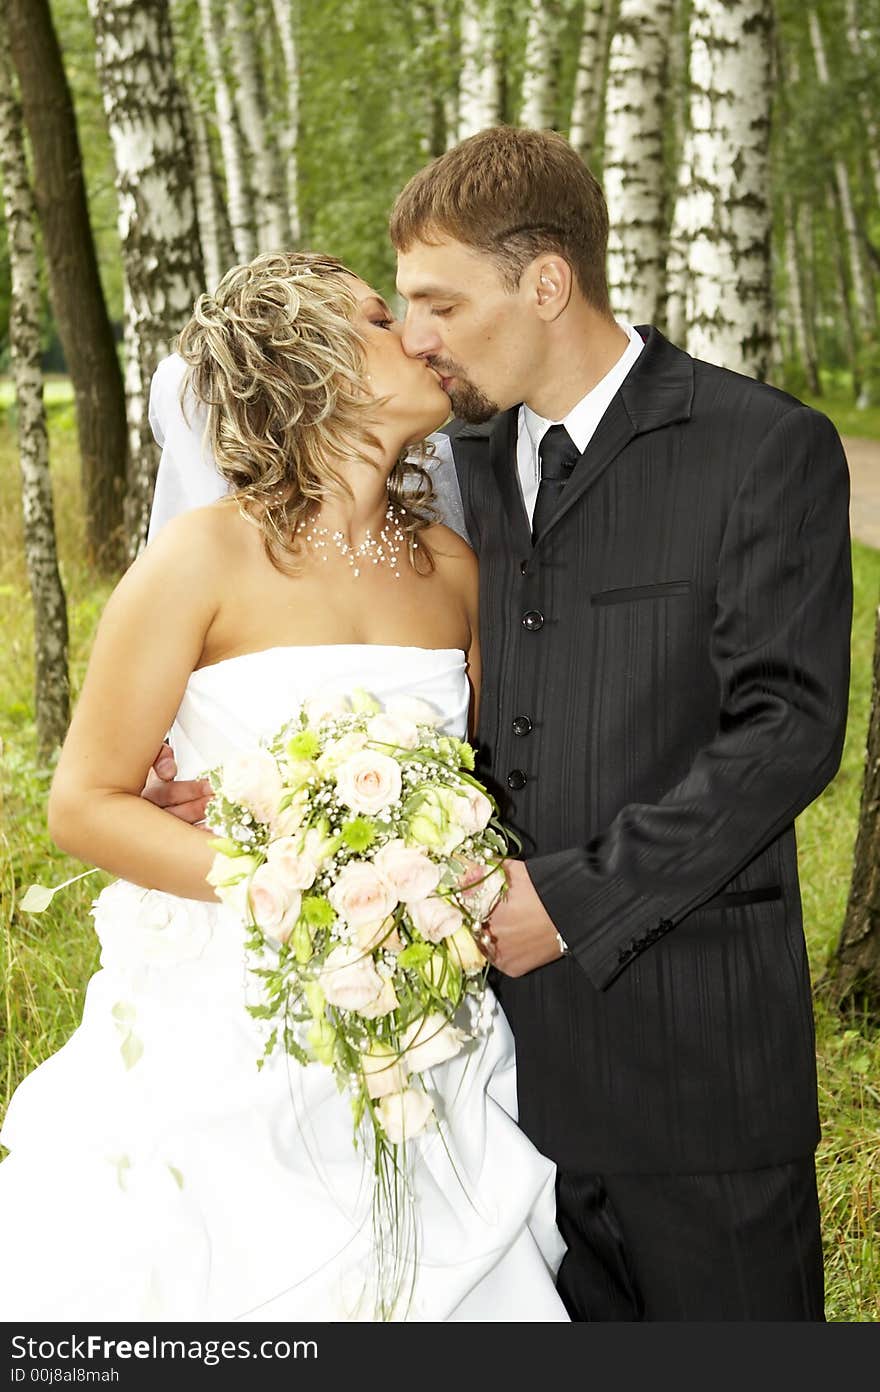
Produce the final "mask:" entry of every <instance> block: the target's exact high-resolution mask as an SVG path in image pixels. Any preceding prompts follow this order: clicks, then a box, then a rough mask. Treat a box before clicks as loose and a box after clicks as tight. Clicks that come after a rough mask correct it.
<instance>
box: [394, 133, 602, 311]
mask: <svg viewBox="0 0 880 1392" xmlns="http://www.w3.org/2000/svg"><path fill="white" fill-rule="evenodd" d="M389 230H390V234H391V241H392V243H393V244H394V247H395V249H396V250H397V251H408V250H409V248H410V247H411V246H412V244H413V242H427V243H431V242H433V241H435V240H436V239H437V238H438V237H444V236H446V237H451V238H453V239H454V240H455V241H458V242H462V243H463V244H464V245H465V246H469V247H473V248H475V249H476V250H478V251H482V252H485V253H486V254H487V255H488V256H491V257H492V259H493V260H494V261H495V262H496V264H497V265H498V266H499V268H500V270H501V272H502V274H503V276H504V279H505V281H506V283H507V285H508V286H509V288H510V289H515V288H516V286H517V285H518V284H519V281H520V277H521V275H522V273H523V271H524V270H525V268H526V266H527V265H528V264H529V262H530V261H532V260H534V258H535V257H536V256H539V255H540V254H541V252H544V251H556V252H558V253H559V254H560V255H561V256H564V257H565V259H566V261H568V263H569V265H570V266H571V268H572V270H573V272H574V274H575V276H576V277H577V280H578V283H579V284H580V287H581V290H582V291H583V294H584V297H585V298H586V299H587V300H588V301H589V302H590V304H592V305H593V306H594V307H595V308H596V309H598V310H600V311H602V312H603V313H610V308H609V300H608V283H607V280H606V277H605V253H606V250H607V246H608V209H607V206H606V203H605V196H604V194H603V192H602V189H601V187H600V185H599V183H598V181H597V180H596V179H595V178H594V176H593V175H592V174H591V173H590V171H589V169H588V168H587V166H586V165H585V164H584V162H583V160H582V159H581V157H580V155H579V154H578V153H577V151H576V150H575V149H574V148H573V146H571V145H570V144H569V143H568V141H567V140H565V139H564V138H563V137H562V136H561V135H557V134H556V133H555V131H539V130H527V129H524V128H522V127H517V126H493V127H491V128H490V129H489V130H484V131H480V132H479V134H478V135H472V136H469V138H468V139H467V140H462V141H461V142H460V144H458V145H454V146H453V147H452V149H451V150H447V151H446V153H445V154H444V155H440V156H439V158H437V159H435V160H433V161H432V162H431V163H430V164H428V165H426V166H425V168H424V169H420V170H419V172H418V173H417V174H414V175H413V177H412V178H411V179H410V181H409V183H408V184H406V186H405V187H404V188H403V189H402V190H401V192H400V193H399V194H398V196H397V199H396V201H395V204H394V208H393V209H392V212H391V223H390V228H389Z"/></svg>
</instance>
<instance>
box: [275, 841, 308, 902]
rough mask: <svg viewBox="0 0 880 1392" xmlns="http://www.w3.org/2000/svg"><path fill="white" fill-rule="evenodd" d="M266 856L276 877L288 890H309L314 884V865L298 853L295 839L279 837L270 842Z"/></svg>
mask: <svg viewBox="0 0 880 1392" xmlns="http://www.w3.org/2000/svg"><path fill="white" fill-rule="evenodd" d="M266 855H267V857H268V862H269V864H270V865H271V866H272V868H273V869H274V871H275V873H276V875H277V876H278V877H279V879H281V880H282V881H283V883H284V884H286V885H287V887H288V889H311V887H312V885H313V884H314V883H315V875H316V874H317V869H316V866H315V863H314V861H312V860H309V858H308V856H305V855H302V854H301V853H300V851H299V842H298V841H297V840H296V838H295V837H293V836H280V837H279V838H278V840H277V841H272V842H270V843H269V848H268V850H267V852H266Z"/></svg>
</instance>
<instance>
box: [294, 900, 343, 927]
mask: <svg viewBox="0 0 880 1392" xmlns="http://www.w3.org/2000/svg"><path fill="white" fill-rule="evenodd" d="M299 913H300V918H301V919H302V920H303V922H304V923H306V924H307V925H308V927H309V928H329V927H330V924H331V923H332V922H333V920H334V918H335V917H336V915H335V913H334V912H333V906H332V905H331V903H330V900H329V899H327V898H325V896H324V895H323V894H305V895H303V901H302V905H301V907H300V911H299Z"/></svg>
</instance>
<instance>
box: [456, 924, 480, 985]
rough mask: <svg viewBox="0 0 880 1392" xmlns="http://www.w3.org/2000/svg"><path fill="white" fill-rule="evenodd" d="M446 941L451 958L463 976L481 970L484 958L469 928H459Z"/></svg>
mask: <svg viewBox="0 0 880 1392" xmlns="http://www.w3.org/2000/svg"><path fill="white" fill-rule="evenodd" d="M446 942H447V946H448V947H449V951H450V954H451V956H452V960H453V961H454V962H457V963H458V965H459V966H460V967H461V969H462V971H463V972H464V974H465V976H473V975H475V974H476V973H477V972H481V971H482V970H483V968H484V967H485V965H486V958H485V956H484V955H483V953H482V952H481V951H480V949H479V947H478V946H477V940H476V938H475V937H474V935H473V933H472V932H471V930H470V929H469V928H459V929H458V931H457V932H456V933H452V934H451V935H450V936H449V937H448V938H447V939H446Z"/></svg>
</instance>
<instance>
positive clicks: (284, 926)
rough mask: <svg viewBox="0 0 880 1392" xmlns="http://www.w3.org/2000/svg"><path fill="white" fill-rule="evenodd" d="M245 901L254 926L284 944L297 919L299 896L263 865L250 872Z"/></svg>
mask: <svg viewBox="0 0 880 1392" xmlns="http://www.w3.org/2000/svg"><path fill="white" fill-rule="evenodd" d="M248 899H249V901H250V906H251V913H252V914H253V916H254V921H255V922H256V924H257V926H258V927H260V928H262V929H263V931H264V932H266V933H270V934H271V935H272V937H273V938H278V939H279V941H281V942H284V941H285V939H286V938H288V937H289V936H290V933H291V930H292V929H293V925H294V924H295V923H296V920H297V919H298V918H299V911H300V908H301V906H302V895H301V894H299V892H298V891H297V890H295V889H292V888H291V887H290V886H289V885H288V884H286V883H285V881H284V879H283V878H282V877H281V876H280V875H279V874H278V873H277V871H276V870H275V869H274V867H273V866H271V865H270V864H269V863H268V862H267V863H266V864H265V865H261V866H260V868H259V870H256V871H254V875H253V878H252V880H251V882H250V886H249V888H248Z"/></svg>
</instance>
